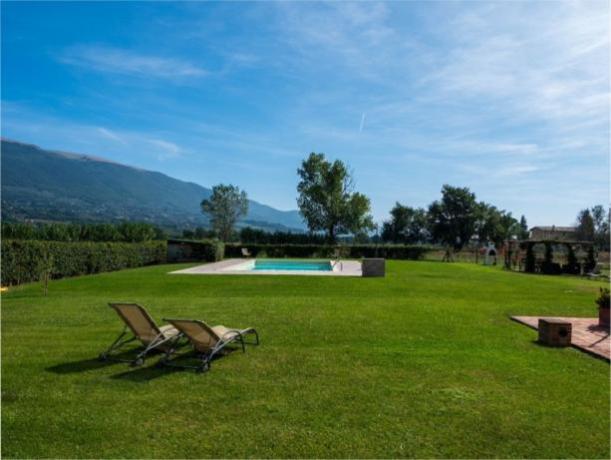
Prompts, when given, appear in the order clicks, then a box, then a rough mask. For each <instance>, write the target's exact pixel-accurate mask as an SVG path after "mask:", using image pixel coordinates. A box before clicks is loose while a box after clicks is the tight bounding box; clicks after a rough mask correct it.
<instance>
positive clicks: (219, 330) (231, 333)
mask: <svg viewBox="0 0 611 460" xmlns="http://www.w3.org/2000/svg"><path fill="white" fill-rule="evenodd" d="M211 329H212V330H213V331H214V332H215V334H216V335H218V336H219V337H220V338H221V340H223V341H224V342H225V341H227V340H230V339H233V338H234V337H235V336H236V335H238V333H237V332H236V331H235V330H233V329H228V328H226V327H225V326H214V327H212V328H211ZM225 334H227V335H225Z"/></svg>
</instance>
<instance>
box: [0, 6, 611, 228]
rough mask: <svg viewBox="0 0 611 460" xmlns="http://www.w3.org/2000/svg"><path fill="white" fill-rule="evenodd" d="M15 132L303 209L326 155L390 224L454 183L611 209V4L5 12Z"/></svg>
mask: <svg viewBox="0 0 611 460" xmlns="http://www.w3.org/2000/svg"><path fill="white" fill-rule="evenodd" d="M1 13H2V32H1V34H2V35H1V38H2V71H1V76H2V84H1V90H2V93H1V115H2V120H1V121H2V126H1V133H2V136H3V137H6V138H9V139H14V140H19V141H22V142H27V143H33V144H36V145H39V146H41V147H44V148H49V149H54V150H64V151H71V152H78V153H85V154H90V155H96V156H101V157H105V158H108V159H111V160H114V161H117V162H121V163H125V164H128V165H133V166H137V167H141V168H145V169H150V170H154V171H160V172H163V173H165V174H168V175H170V176H172V177H176V178H178V179H182V180H187V181H192V182H196V183H198V184H201V185H204V186H207V187H210V186H212V185H215V184H218V183H231V184H235V185H238V186H239V187H240V188H242V189H244V190H246V192H247V193H248V195H249V197H250V198H252V199H254V200H257V201H259V202H262V203H265V204H269V205H271V206H274V207H276V208H278V209H285V210H287V209H296V207H297V205H296V198H297V192H296V186H297V182H298V178H297V174H296V171H297V168H298V167H299V165H300V162H301V161H302V160H303V159H304V158H305V157H306V156H307V155H308V154H309V153H310V152H323V153H325V154H326V155H327V157H329V158H330V159H333V160H334V159H340V160H342V161H344V162H346V163H347V164H348V165H349V166H350V168H351V170H352V171H353V175H354V179H355V184H356V190H358V191H360V192H362V193H365V194H366V195H367V196H369V197H370V199H371V202H372V211H373V215H374V218H375V219H376V220H377V221H378V222H381V221H383V220H385V219H387V218H388V212H389V210H390V209H391V208H392V206H393V205H394V203H395V202H397V201H399V202H401V203H402V204H405V205H409V206H415V207H424V206H427V205H428V204H429V203H430V202H431V201H433V200H435V199H438V198H439V197H440V190H441V187H442V185H443V184H450V185H454V186H466V187H469V188H470V189H471V190H472V191H473V192H475V193H476V195H477V198H478V199H479V200H483V201H486V202H489V203H492V204H494V205H496V206H497V207H499V208H501V209H506V210H508V211H511V212H512V213H513V214H514V215H516V216H520V215H521V214H524V215H526V217H527V219H528V223H529V224H530V225H531V226H532V225H552V224H555V225H571V224H573V223H574V222H575V218H576V215H577V212H578V211H579V210H580V209H582V208H585V207H591V206H593V205H595V204H598V203H601V204H608V203H609V149H610V141H609V139H610V132H609V129H610V128H609V122H610V120H609V117H610V116H609V112H610V94H611V93H610V81H609V73H610V62H609V55H610V45H609V44H610V30H609V28H610V26H609V24H610V16H609V14H610V13H609V2H607V1H606V0H601V1H586V2H569V1H524V2H522V1H503V2H501V1H498V2H485V1H471V2H458V1H451V2H443V1H426V2H391V3H374V2H360V3H348V2H341V3H340V2H330V3H316V2H278V3H273V2H225V3H214V2H209V3H197V2H189V3H173V2H168V3H161V2H154V3H147V2H133V3H129V2H112V3H110V2H108V3H104V2H91V3H77V2H66V3H53V2H45V3H29V2H19V3H17V2H15V3H13V2H2V4H1Z"/></svg>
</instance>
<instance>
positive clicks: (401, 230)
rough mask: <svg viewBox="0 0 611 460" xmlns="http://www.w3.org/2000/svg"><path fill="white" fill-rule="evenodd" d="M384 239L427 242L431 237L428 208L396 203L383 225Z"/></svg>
mask: <svg viewBox="0 0 611 460" xmlns="http://www.w3.org/2000/svg"><path fill="white" fill-rule="evenodd" d="M382 239H383V240H384V241H392V242H393V243H407V244H413V243H425V242H427V241H428V240H429V239H430V232H429V230H428V222H427V214H426V210H424V209H421V208H411V207H409V206H404V205H402V204H401V203H399V202H397V203H395V206H394V207H393V208H392V209H391V211H390V220H389V221H386V222H384V224H383V225H382Z"/></svg>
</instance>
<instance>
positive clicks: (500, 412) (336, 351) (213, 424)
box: [2, 262, 609, 458]
mask: <svg viewBox="0 0 611 460" xmlns="http://www.w3.org/2000/svg"><path fill="white" fill-rule="evenodd" d="M179 267H185V265H182V266H177V265H174V266H168V265H166V266H156V267H149V268H143V269H136V270H126V271H122V272H116V273H108V274H101V275H96V276H87V277H81V278H74V279H65V280H60V281H56V282H53V283H52V284H51V285H50V292H49V296H48V297H47V298H45V297H43V295H42V288H41V286H40V285H39V284H34V285H28V286H25V287H23V288H17V289H13V290H11V291H10V292H9V293H5V294H4V295H3V298H2V300H3V303H2V456H3V457H21V458H24V457H96V458H98V457H185V458H191V457H528V458H536V457H546V458H557V457H561V458H562V457H581V458H608V457H609V364H608V363H606V362H604V361H602V360H598V359H595V358H592V357H591V356H588V355H586V354H583V353H581V352H579V351H577V350H574V349H550V348H545V347H542V346H539V345H537V344H536V343H535V339H536V332H535V331H533V330H531V329H529V328H527V327H525V326H523V325H520V324H517V323H514V322H512V321H510V320H509V319H508V316H509V315H510V314H523V315H537V314H541V315H567V316H594V315H595V314H596V311H595V305H594V298H595V296H596V292H597V290H598V287H599V285H600V284H598V283H595V282H592V281H588V280H582V279H578V278H572V277H547V276H537V275H524V274H518V273H506V272H503V271H502V270H500V269H495V268H487V267H481V266H476V265H473V264H458V263H456V264H443V263H439V262H389V263H388V265H387V271H388V273H387V276H386V278H377V279H376V278H369V279H361V278H330V277H329V278H327V277H272V276H189V275H167V274H166V273H167V272H168V271H170V270H175V269H177V268H179ZM109 301H136V302H139V303H141V304H143V305H145V306H147V307H148V308H149V311H150V312H151V314H152V315H153V316H154V317H155V319H157V320H160V319H161V318H162V317H164V316H165V317H192V318H202V319H205V320H206V321H208V322H210V323H212V324H224V325H225V326H230V327H245V326H254V327H256V328H257V329H258V331H259V333H260V335H261V340H262V344H261V346H260V347H258V348H255V347H253V348H250V349H249V350H248V352H247V353H246V354H241V353H233V354H231V355H229V356H226V357H223V358H222V359H220V360H218V361H215V362H214V364H213V366H212V370H211V371H210V372H208V373H205V374H196V373H194V372H191V371H170V370H167V369H161V370H160V369H158V368H156V367H155V366H154V363H155V361H156V359H157V358H153V359H151V360H149V361H148V362H147V364H146V365H145V366H144V367H142V368H138V369H132V368H129V367H128V366H127V365H125V364H121V363H114V364H107V363H99V362H98V361H97V360H96V359H95V358H96V357H97V355H98V354H99V353H100V351H102V350H103V349H104V348H105V347H106V346H108V345H109V343H110V342H111V341H112V340H113V339H114V337H115V335H116V334H117V333H118V332H119V330H120V328H121V323H120V320H119V318H118V317H117V316H116V314H115V313H114V312H113V311H112V310H111V309H110V308H108V307H107V306H106V303H107V302H109Z"/></svg>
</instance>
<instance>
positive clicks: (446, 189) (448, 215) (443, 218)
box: [428, 185, 478, 251]
mask: <svg viewBox="0 0 611 460" xmlns="http://www.w3.org/2000/svg"><path fill="white" fill-rule="evenodd" d="M441 195H442V197H441V201H434V202H433V203H431V205H430V206H429V212H428V215H429V222H430V226H431V234H432V236H433V238H434V239H435V240H436V241H439V242H441V243H443V244H446V245H447V246H449V247H452V248H453V249H454V250H456V251H460V250H461V249H462V248H463V246H464V245H465V244H467V242H468V241H469V240H470V239H471V236H473V234H474V232H475V228H476V221H477V218H478V204H477V202H476V201H475V194H473V193H471V192H470V191H469V189H468V188H466V187H464V188H460V187H452V186H450V185H444V186H443V188H442V189H441Z"/></svg>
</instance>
